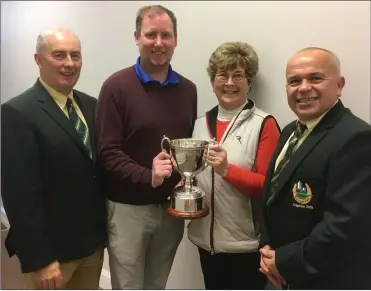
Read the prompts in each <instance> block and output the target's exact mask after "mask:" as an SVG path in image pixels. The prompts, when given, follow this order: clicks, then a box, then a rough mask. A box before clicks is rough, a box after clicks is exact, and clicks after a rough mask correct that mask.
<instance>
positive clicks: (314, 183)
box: [291, 177, 326, 222]
mask: <svg viewBox="0 0 371 291" xmlns="http://www.w3.org/2000/svg"><path fill="white" fill-rule="evenodd" d="M325 193H326V183H325V180H324V179H323V178H321V177H315V178H313V177H308V178H301V179H300V180H298V181H296V182H295V183H293V185H292V193H291V194H292V195H291V203H292V207H294V208H296V209H297V210H296V213H297V214H298V216H299V217H301V216H305V217H310V219H309V220H310V221H312V222H313V221H316V220H317V219H318V218H319V217H322V215H323V210H324V202H325Z"/></svg>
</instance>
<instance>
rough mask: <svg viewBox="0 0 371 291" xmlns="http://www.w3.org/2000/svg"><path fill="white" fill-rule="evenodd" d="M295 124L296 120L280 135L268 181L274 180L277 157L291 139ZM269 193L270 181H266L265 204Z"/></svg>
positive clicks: (267, 177) (267, 175) (269, 169)
mask: <svg viewBox="0 0 371 291" xmlns="http://www.w3.org/2000/svg"><path fill="white" fill-rule="evenodd" d="M295 124H296V123H295V121H294V122H291V123H290V124H288V125H287V126H286V128H285V129H284V130H283V131H282V133H281V136H280V139H279V140H278V144H277V147H276V151H275V152H274V155H273V156H272V158H271V160H270V162H269V166H268V171H267V173H266V177H265V180H266V181H270V180H272V177H273V174H274V168H275V165H276V161H277V158H278V156H279V154H280V153H281V151H282V148H283V147H284V146H285V144H286V142H287V140H288V139H289V137H290V135H291V134H292V132H293V131H294V129H295ZM269 193H270V182H269V183H264V190H263V202H264V205H265V203H266V201H267V200H268V197H269Z"/></svg>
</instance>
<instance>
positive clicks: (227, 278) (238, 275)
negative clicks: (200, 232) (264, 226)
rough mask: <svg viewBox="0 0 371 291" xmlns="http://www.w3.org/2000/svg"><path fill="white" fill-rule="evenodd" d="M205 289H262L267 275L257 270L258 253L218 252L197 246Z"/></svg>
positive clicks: (258, 265)
mask: <svg viewBox="0 0 371 291" xmlns="http://www.w3.org/2000/svg"><path fill="white" fill-rule="evenodd" d="M198 252H199V254H200V261H201V268H202V272H203V274H204V282H205V288H206V289H209V290H210V289H214V290H225V289H234V290H241V289H244V290H257V289H260V290H262V289H264V288H265V285H266V283H267V277H266V276H265V275H264V274H262V273H261V272H259V267H260V254H259V252H254V253H218V254H214V255H212V254H211V253H209V252H207V251H205V250H204V249H201V248H198Z"/></svg>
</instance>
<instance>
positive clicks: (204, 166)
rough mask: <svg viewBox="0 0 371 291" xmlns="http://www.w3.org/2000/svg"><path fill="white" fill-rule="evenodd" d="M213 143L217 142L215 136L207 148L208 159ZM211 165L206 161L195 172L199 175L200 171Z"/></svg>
mask: <svg viewBox="0 0 371 291" xmlns="http://www.w3.org/2000/svg"><path fill="white" fill-rule="evenodd" d="M212 144H215V138H213V139H212V140H211V141H210V142H209V144H208V145H207V150H206V160H207V159H208V158H209V149H210V146H211V145H212ZM208 166H209V164H208V163H206V162H205V164H204V165H203V166H202V167H201V168H200V169H199V170H198V171H197V172H196V173H195V175H197V174H198V173H201V172H202V171H203V170H205V169H206V168H207V167H208Z"/></svg>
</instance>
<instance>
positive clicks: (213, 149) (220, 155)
mask: <svg viewBox="0 0 371 291" xmlns="http://www.w3.org/2000/svg"><path fill="white" fill-rule="evenodd" d="M206 162H207V163H208V164H209V165H210V166H212V167H213V168H214V171H215V173H217V174H218V175H220V176H222V177H224V176H225V175H227V172H228V159H227V151H226V150H225V149H223V148H222V146H221V145H220V144H215V145H210V146H209V155H208V156H207V159H206Z"/></svg>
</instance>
